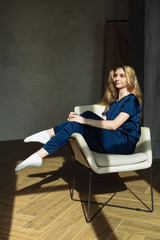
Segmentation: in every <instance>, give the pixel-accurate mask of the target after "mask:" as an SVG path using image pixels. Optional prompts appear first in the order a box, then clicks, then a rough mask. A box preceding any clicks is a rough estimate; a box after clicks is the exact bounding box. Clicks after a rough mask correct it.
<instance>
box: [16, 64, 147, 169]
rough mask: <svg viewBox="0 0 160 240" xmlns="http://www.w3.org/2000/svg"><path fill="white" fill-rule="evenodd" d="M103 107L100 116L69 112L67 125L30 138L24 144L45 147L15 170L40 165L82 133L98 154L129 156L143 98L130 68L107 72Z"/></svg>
mask: <svg viewBox="0 0 160 240" xmlns="http://www.w3.org/2000/svg"><path fill="white" fill-rule="evenodd" d="M102 104H104V105H106V111H105V112H104V113H103V114H102V117H99V116H98V115H96V114H95V113H93V112H90V111H86V112H84V113H82V114H81V115H79V114H77V113H75V112H71V113H70V114H69V116H68V119H67V121H66V122H64V123H62V124H60V125H58V126H56V127H55V128H51V129H48V130H45V131H42V132H39V133H36V134H34V135H31V136H30V137H27V138H26V139H25V140H24V141H25V142H35V141H37V142H41V143H43V144H45V145H44V146H43V148H41V149H40V150H39V151H37V152H36V153H34V154H32V155H31V156H30V157H29V158H27V159H26V160H25V161H23V162H22V163H21V164H19V165H18V166H17V167H16V169H15V170H16V171H18V170H20V169H23V168H25V167H28V166H41V165H42V159H43V158H44V157H46V156H47V155H49V154H52V153H54V152H55V151H56V150H58V149H59V148H61V147H62V146H64V145H65V144H66V143H67V141H68V139H69V138H70V136H71V135H72V134H73V133H75V132H77V133H80V134H82V136H83V137H84V139H85V140H86V142H87V144H88V146H89V148H90V149H91V150H92V151H95V152H100V153H113V154H131V153H133V152H134V149H135V146H136V143H137V142H138V140H139V138H140V134H141V133H140V113H141V104H142V97H141V91H140V87H139V84H138V81H137V78H136V74H135V72H134V70H133V68H131V67H130V66H120V67H116V68H115V69H114V70H112V71H111V72H110V75H109V85H108V88H107V90H106V93H105V95H104V98H103V101H102Z"/></svg>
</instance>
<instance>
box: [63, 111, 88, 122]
mask: <svg viewBox="0 0 160 240" xmlns="http://www.w3.org/2000/svg"><path fill="white" fill-rule="evenodd" d="M67 120H68V121H69V122H78V123H81V124H85V123H84V122H85V118H83V117H81V116H79V114H78V113H76V112H70V114H69V116H68V119H67Z"/></svg>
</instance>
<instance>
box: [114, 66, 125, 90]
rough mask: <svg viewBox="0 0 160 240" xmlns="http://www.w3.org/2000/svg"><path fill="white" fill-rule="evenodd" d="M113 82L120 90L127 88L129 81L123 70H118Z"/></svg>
mask: <svg viewBox="0 0 160 240" xmlns="http://www.w3.org/2000/svg"><path fill="white" fill-rule="evenodd" d="M113 82H114V85H115V87H116V88H117V89H119V90H120V89H123V88H127V79H126V74H125V71H124V70H123V68H118V69H117V70H116V71H115V72H114V76H113Z"/></svg>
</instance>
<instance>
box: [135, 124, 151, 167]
mask: <svg viewBox="0 0 160 240" xmlns="http://www.w3.org/2000/svg"><path fill="white" fill-rule="evenodd" d="M142 152H143V153H146V154H147V156H148V161H149V162H150V163H152V146H151V133H150V129H149V128H148V127H141V137H140V139H139V141H138V143H137V145H136V149H135V153H142Z"/></svg>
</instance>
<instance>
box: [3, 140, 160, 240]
mask: <svg viewBox="0 0 160 240" xmlns="http://www.w3.org/2000/svg"><path fill="white" fill-rule="evenodd" d="M40 147H41V145H40V144H35V143H28V144H25V143H23V142H22V141H11V142H0V240H8V239H9V240H27V239H28V240H37V239H41V240H72V239H75V240H92V239H94V240H96V239H99V240H106V239H109V240H119V239H120V240H121V239H122V240H126V239H129V240H156V239H160V160H159V161H158V160H154V163H153V187H154V206H155V210H154V212H153V213H150V212H141V211H134V210H128V209H123V208H116V207H109V206H107V207H105V208H103V210H102V211H101V212H100V213H99V214H98V215H97V216H96V218H95V219H94V220H93V221H92V222H91V223H89V224H87V223H86V221H85V216H84V212H83V209H84V211H86V205H81V203H80V202H78V201H72V200H71V197H70V189H71V185H72V176H73V169H74V168H73V166H74V165H73V163H74V161H73V158H72V153H71V151H70V148H69V145H66V146H65V147H64V148H63V149H61V150H60V151H58V152H57V153H56V154H54V155H52V156H51V157H48V158H46V159H45V160H44V163H43V166H42V167H28V168H26V169H23V170H21V171H19V172H17V173H15V171H14V168H15V166H16V165H17V164H18V163H19V162H21V161H22V160H24V159H25V158H26V157H28V156H29V155H30V154H31V153H33V152H35V151H36V150H37V149H39V148H40ZM77 174H78V175H77V176H78V178H77V182H76V183H77V184H76V191H75V197H76V198H77V199H85V198H86V197H87V187H88V184H87V183H88V177H89V176H88V171H87V170H86V169H85V168H83V167H82V166H79V167H78V171H77ZM119 176H120V177H119V192H118V193H117V195H115V197H114V198H113V199H112V200H111V203H112V204H121V205H123V206H128V207H136V208H139V207H141V208H143V209H147V208H146V207H145V205H144V204H143V203H142V202H140V201H139V200H138V199H137V198H136V196H138V197H139V198H140V199H141V200H142V201H143V202H144V203H145V204H147V205H148V206H150V187H149V183H148V182H149V181H148V171H147V170H145V171H137V172H129V173H121V174H119ZM114 184H115V175H114V174H107V175H104V176H97V175H96V176H94V181H93V194H92V199H93V200H94V201H106V200H107V199H109V197H111V196H112V193H113V190H114ZM135 195H136V196H135ZM82 206H83V207H82ZM91 207H92V213H94V211H95V210H97V209H99V206H98V205H92V206H91Z"/></svg>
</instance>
